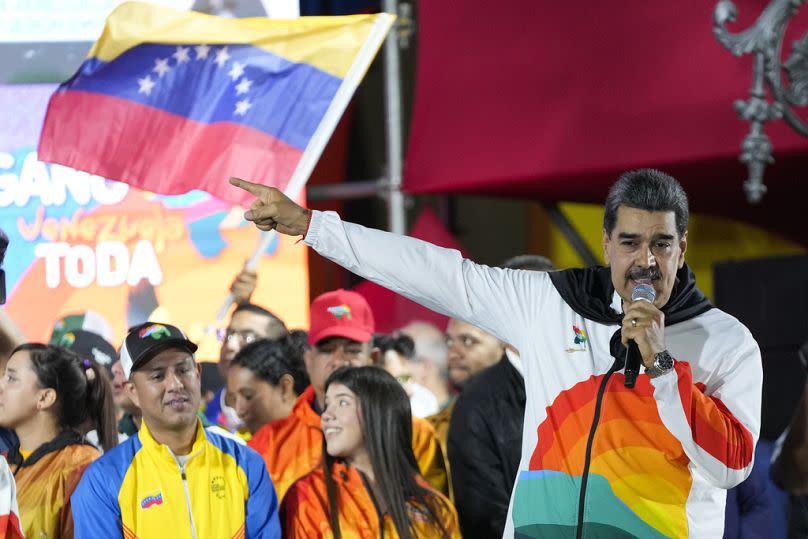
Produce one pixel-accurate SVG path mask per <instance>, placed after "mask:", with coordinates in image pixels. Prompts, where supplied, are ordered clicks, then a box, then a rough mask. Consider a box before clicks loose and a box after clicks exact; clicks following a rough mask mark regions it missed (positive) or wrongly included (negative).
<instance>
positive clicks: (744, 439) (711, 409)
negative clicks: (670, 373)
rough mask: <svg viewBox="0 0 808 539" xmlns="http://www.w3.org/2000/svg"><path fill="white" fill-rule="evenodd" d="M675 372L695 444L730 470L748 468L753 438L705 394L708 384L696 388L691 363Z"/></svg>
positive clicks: (726, 409) (720, 404)
mask: <svg viewBox="0 0 808 539" xmlns="http://www.w3.org/2000/svg"><path fill="white" fill-rule="evenodd" d="M675 368H676V374H677V375H678V377H679V381H678V385H679V396H680V397H681V399H682V407H683V408H684V411H685V417H687V422H688V424H689V425H690V430H691V431H692V433H693V441H695V442H696V443H697V444H698V445H699V447H701V448H703V449H704V450H705V451H707V452H708V453H709V454H711V455H712V456H714V457H715V458H717V459H718V460H720V461H721V462H723V463H724V465H726V466H727V467H728V468H732V469H734V470H740V469H743V468H745V467H746V466H747V465H748V464H749V463H750V462H751V461H752V454H753V452H754V443H753V441H752V434H751V433H750V432H749V430H747V428H746V427H744V426H743V425H742V424H741V422H740V421H738V419H737V418H736V417H735V416H734V415H732V412H730V410H729V408H727V406H726V405H725V404H724V403H723V402H721V400H720V399H717V398H715V397H710V396H707V395H705V394H704V393H703V391H704V388H705V386H704V384H701V383H699V384H695V385H694V384H693V375H692V373H691V371H690V364H689V363H686V362H681V361H677V362H676V366H675Z"/></svg>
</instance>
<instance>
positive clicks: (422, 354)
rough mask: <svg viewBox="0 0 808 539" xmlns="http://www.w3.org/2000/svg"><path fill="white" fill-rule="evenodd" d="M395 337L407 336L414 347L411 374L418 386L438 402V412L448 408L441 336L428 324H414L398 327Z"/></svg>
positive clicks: (444, 350)
mask: <svg viewBox="0 0 808 539" xmlns="http://www.w3.org/2000/svg"><path fill="white" fill-rule="evenodd" d="M395 334H402V335H407V336H408V337H410V338H411V339H412V341H413V343H414V344H415V355H414V356H413V357H412V362H411V364H410V371H411V373H412V379H413V381H415V382H416V383H417V384H419V385H421V386H423V387H425V388H427V389H428V390H429V391H430V392H432V394H433V395H435V399H436V400H437V401H438V409H439V410H443V409H444V408H446V407H447V406H448V405H449V402H450V400H451V395H450V394H449V366H448V364H447V356H448V354H449V350H448V348H447V347H446V336H445V335H444V333H443V332H442V331H441V330H439V329H438V328H437V327H435V326H434V325H433V324H430V323H429V322H422V321H414V322H410V323H409V324H407V325H406V326H404V327H402V328H400V329H399V330H397V331H396V332H395Z"/></svg>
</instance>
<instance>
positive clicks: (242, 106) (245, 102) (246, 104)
mask: <svg viewBox="0 0 808 539" xmlns="http://www.w3.org/2000/svg"><path fill="white" fill-rule="evenodd" d="M250 107H252V103H250V100H249V99H242V100H241V101H239V102H238V103H236V114H238V115H239V116H244V115H245V114H247V111H248V110H249V109H250Z"/></svg>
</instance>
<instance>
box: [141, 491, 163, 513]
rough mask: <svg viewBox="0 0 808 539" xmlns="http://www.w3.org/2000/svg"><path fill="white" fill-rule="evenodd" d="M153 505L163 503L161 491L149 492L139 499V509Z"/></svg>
mask: <svg viewBox="0 0 808 539" xmlns="http://www.w3.org/2000/svg"><path fill="white" fill-rule="evenodd" d="M153 505H163V493H162V492H158V493H157V494H150V495H148V496H146V497H145V498H143V499H142V500H140V508H141V509H148V508H149V507H152V506H153Z"/></svg>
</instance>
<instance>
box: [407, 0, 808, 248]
mask: <svg viewBox="0 0 808 539" xmlns="http://www.w3.org/2000/svg"><path fill="white" fill-rule="evenodd" d="M715 4H716V2H715V1H705V0H687V1H683V2H648V1H647V0H624V1H622V2H586V3H580V2H558V1H550V0H512V1H510V2H507V3H496V2H493V3H492V2H490V1H484V0H465V1H464V2H462V3H460V4H458V3H456V2H421V3H420V5H419V17H418V25H419V51H418V72H417V85H416V96H415V107H414V116H413V123H412V129H411V132H410V140H409V146H408V154H407V159H406V166H405V188H406V190H407V191H409V192H413V193H419V192H420V193H424V192H453V193H484V194H495V195H513V196H517V195H518V196H531V197H536V198H537V199H541V200H547V201H551V200H565V201H579V202H601V203H602V202H603V200H604V198H605V195H606V192H607V190H608V187H609V185H610V184H611V183H612V182H613V181H614V180H615V179H616V178H617V176H618V175H619V174H620V172H622V171H625V170H627V169H631V168H642V167H648V166H653V167H657V168H660V169H663V170H665V171H668V172H670V173H672V174H673V175H675V176H676V177H677V178H678V179H679V180H680V181H681V182H682V184H683V185H684V186H685V189H686V190H687V192H688V194H689V195H690V199H691V207H692V209H693V210H694V211H700V212H705V213H710V214H715V215H723V216H728V217H734V218H739V219H743V220H746V221H748V222H752V223H756V224H759V225H763V226H765V227H767V228H769V229H771V230H774V231H779V232H780V233H783V234H785V235H787V236H790V237H791V238H793V239H796V240H798V241H801V242H803V243H805V242H806V241H808V240H806V237H805V236H804V235H803V234H802V230H803V229H804V226H796V223H795V220H796V219H795V216H796V215H797V213H795V212H797V211H804V200H805V195H806V194H808V183H807V182H806V179H808V178H806V176H808V174H806V171H808V139H805V138H801V137H800V136H799V135H797V134H796V133H794V132H793V131H791V130H790V129H789V128H788V127H787V126H785V125H784V124H783V123H782V122H775V123H773V124H771V125H769V126H767V128H766V131H767V133H768V134H769V136H770V138H771V140H772V143H773V145H774V157H775V159H776V163H775V164H773V165H770V166H769V167H768V168H767V170H766V174H765V182H766V184H767V185H768V187H769V192H768V193H767V194H766V195H765V197H764V199H763V202H762V203H761V204H759V205H757V206H752V205H750V204H749V203H747V202H746V198H745V193H744V192H743V189H742V184H743V181H744V180H745V179H746V177H747V172H746V167H745V165H743V164H741V163H739V162H738V155H739V152H740V145H741V142H742V140H743V138H744V136H745V135H746V133H747V132H748V130H749V125H748V123H746V122H745V121H743V120H741V119H739V118H738V116H737V114H736V113H735V111H734V109H733V106H732V103H733V101H734V100H735V99H739V98H746V97H747V96H748V89H749V86H750V84H751V80H752V59H751V57H750V56H746V57H743V58H741V59H738V58H736V57H734V56H732V55H731V54H730V53H729V51H727V50H725V49H724V48H723V47H722V46H721V45H720V44H719V43H718V42H717V41H716V40H715V38H714V37H713V35H712V12H713V8H714V6H715ZM736 4H737V5H738V9H739V13H740V17H739V23H738V24H737V25H736V28H735V29H737V30H743V29H745V28H747V27H748V26H749V25H750V24H751V23H752V22H754V19H755V18H756V17H757V16H758V15H759V14H760V12H761V11H762V9H763V7H765V5H766V4H768V2H767V1H762V0H740V1H737V2H736ZM800 23H804V18H803V19H799V20H797V21H795V24H793V25H792V26H799V27H800V29H801V30H804V29H805V25H804V24H800ZM735 29H734V30H735ZM795 37H796V36H795ZM795 37H790V36H788V35H787V38H786V41H785V43H786V45H787V46H786V47H785V48H786V51H788V50H790V45H791V43H792V42H793V40H794V39H795Z"/></svg>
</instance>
